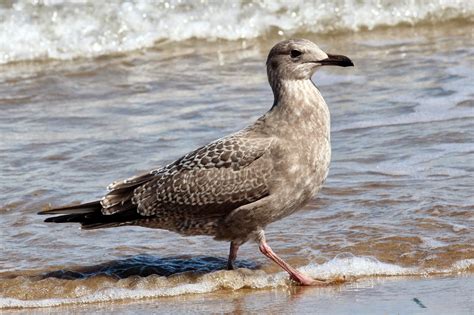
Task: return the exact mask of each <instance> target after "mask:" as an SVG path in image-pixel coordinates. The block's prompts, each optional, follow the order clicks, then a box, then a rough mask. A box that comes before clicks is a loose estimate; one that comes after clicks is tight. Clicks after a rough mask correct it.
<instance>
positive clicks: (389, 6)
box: [0, 0, 474, 63]
mask: <svg viewBox="0 0 474 315" xmlns="http://www.w3.org/2000/svg"><path fill="white" fill-rule="evenodd" d="M473 16H474V2H473V1H460V0H454V1H446V0H435V1H430V2H429V3H427V2H426V1H424V0H413V1H384V2H380V1H378V0H369V1H352V0H339V1H333V2H328V3H322V2H319V1H316V2H313V1H305V0H294V1H284V0H280V1H255V2H254V1H244V0H242V1H241V2H238V1H229V2H224V1H222V2H221V1H211V2H206V3H199V2H197V1H190V2H189V3H185V1H180V0H169V1H160V2H155V1H148V0H137V1H134V2H124V3H119V2H115V1H112V2H108V1H94V0H83V1H69V0H43V1H34V0H19V1H14V2H13V4H11V5H10V6H9V5H6V4H4V5H0V42H1V43H2V45H1V46H0V63H7V62H11V61H20V60H37V59H46V58H54V59H71V58H76V57H91V56H99V55H104V54H110V53H117V52H124V51H130V50H135V49H140V48H144V47H150V46H152V45H154V44H155V43H156V42H158V41H163V40H172V41H183V40H187V39H190V38H201V39H202V38H204V39H209V40H215V39H226V40H237V39H249V38H256V37H259V36H263V35H265V34H267V33H268V32H271V31H276V32H278V34H280V35H281V36H283V37H288V36H291V35H292V34H294V33H296V32H312V33H327V32H334V31H346V30H352V31H357V30H360V29H364V28H367V29H373V28H375V27H377V26H382V25H383V26H393V25H397V24H400V23H408V24H416V23H419V22H421V21H425V22H426V21H429V22H432V23H441V22H443V21H447V20H451V19H455V18H457V19H467V20H469V19H472V17H473Z"/></svg>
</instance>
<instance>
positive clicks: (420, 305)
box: [413, 298, 426, 308]
mask: <svg viewBox="0 0 474 315" xmlns="http://www.w3.org/2000/svg"><path fill="white" fill-rule="evenodd" d="M413 302H415V303H416V304H418V306H419V307H421V308H426V306H425V304H423V303H422V302H421V301H420V300H419V299H418V298H413Z"/></svg>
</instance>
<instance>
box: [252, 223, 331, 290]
mask: <svg viewBox="0 0 474 315" xmlns="http://www.w3.org/2000/svg"><path fill="white" fill-rule="evenodd" d="M257 241H258V248H259V249H260V251H261V252H262V254H264V255H265V256H267V257H268V258H270V259H271V260H273V261H274V262H275V263H277V264H278V265H279V266H280V267H281V268H283V269H284V270H285V271H286V272H288V273H289V274H290V279H291V280H294V281H296V282H298V283H299V284H301V285H316V284H318V283H321V281H318V280H316V279H312V278H310V277H308V276H306V275H304V274H302V273H301V272H299V271H298V270H296V269H295V268H293V267H291V266H290V265H288V264H287V263H286V262H285V261H284V260H283V259H281V258H280V257H278V256H277V255H276V254H275V252H273V250H272V249H271V248H270V246H268V244H267V242H266V240H265V233H264V232H263V231H260V232H259V233H258V235H257ZM323 283H324V282H323Z"/></svg>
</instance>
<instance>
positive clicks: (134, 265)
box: [42, 255, 258, 280]
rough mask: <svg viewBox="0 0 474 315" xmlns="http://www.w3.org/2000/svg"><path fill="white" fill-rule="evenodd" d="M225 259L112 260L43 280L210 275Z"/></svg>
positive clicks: (246, 263)
mask: <svg viewBox="0 0 474 315" xmlns="http://www.w3.org/2000/svg"><path fill="white" fill-rule="evenodd" d="M235 265H236V267H237V268H248V269H256V268H257V267H258V265H257V264H255V263H253V262H249V261H242V260H241V261H237V262H236V264H235ZM226 266H227V259H224V258H220V257H212V256H197V257H164V258H161V257H156V256H151V255H137V256H132V257H129V258H125V259H120V260H113V261H110V262H106V263H103V264H100V265H93V266H84V267H79V268H75V269H74V270H72V269H71V270H69V269H61V270H55V271H51V272H48V273H44V274H43V275H42V278H43V279H44V278H50V277H53V278H58V279H66V280H75V279H87V278H90V277H94V276H100V275H104V276H109V277H114V278H117V279H124V278H128V277H132V276H140V277H147V276H149V275H158V276H166V277H167V276H171V275H174V274H179V273H184V272H195V273H199V274H201V273H209V272H213V271H216V270H223V269H226Z"/></svg>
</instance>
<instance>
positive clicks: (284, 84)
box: [270, 79, 330, 128]
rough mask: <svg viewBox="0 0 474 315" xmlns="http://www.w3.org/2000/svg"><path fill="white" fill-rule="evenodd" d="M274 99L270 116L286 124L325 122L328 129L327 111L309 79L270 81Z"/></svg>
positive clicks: (319, 94) (324, 103)
mask: <svg viewBox="0 0 474 315" xmlns="http://www.w3.org/2000/svg"><path fill="white" fill-rule="evenodd" d="M270 84H271V86H272V90H273V95H274V97H275V99H274V102H273V107H272V109H271V110H270V112H271V114H272V115H275V116H278V119H282V120H283V121H286V122H288V123H292V122H293V123H301V122H302V121H314V122H316V121H319V124H321V123H322V122H323V121H327V126H321V127H324V128H329V119H330V118H329V110H328V108H327V105H326V102H325V101H324V99H323V97H322V96H321V93H320V92H319V90H318V89H317V88H316V86H315V85H314V84H313V82H312V81H311V80H310V79H306V80H278V81H277V80H275V81H270Z"/></svg>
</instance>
